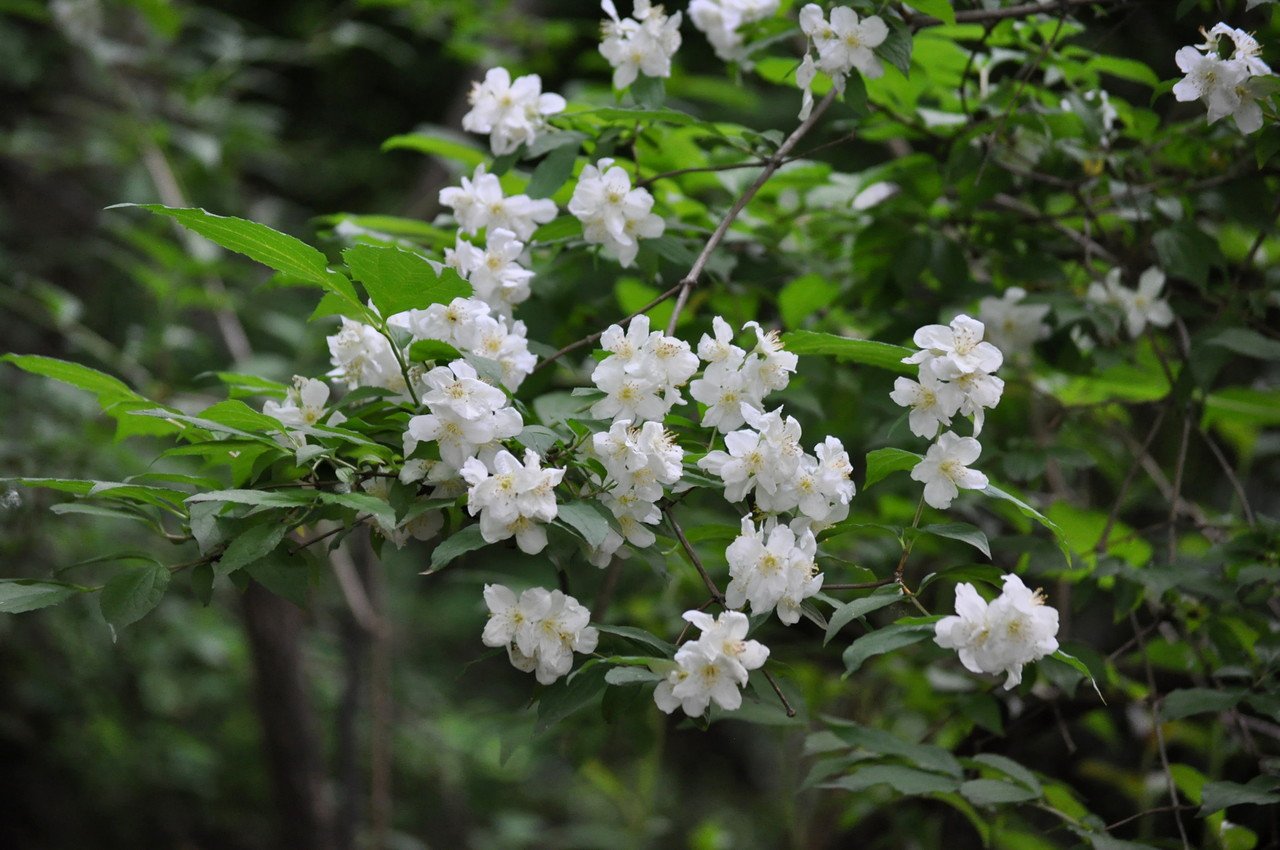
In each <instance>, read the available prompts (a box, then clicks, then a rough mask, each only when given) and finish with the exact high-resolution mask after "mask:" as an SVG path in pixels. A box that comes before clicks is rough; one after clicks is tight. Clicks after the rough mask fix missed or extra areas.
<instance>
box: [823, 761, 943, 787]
mask: <svg viewBox="0 0 1280 850" xmlns="http://www.w3.org/2000/svg"><path fill="white" fill-rule="evenodd" d="M874 785H888V786H890V787H891V788H893V790H895V791H897V792H898V793H899V794H937V793H941V792H945V791H955V790H956V789H957V788H958V787H959V786H960V783H959V782H958V781H957V780H956V779H954V778H953V777H950V776H943V775H942V774H940V773H932V772H930V771H927V770H917V769H916V768H914V767H903V766H902V765H896V764H873V765H870V766H869V767H864V768H862V769H861V770H859V771H857V772H856V773H853V774H851V775H849V776H842V777H840V778H839V779H834V780H832V781H830V782H826V783H824V784H823V785H822V786H821V787H823V788H839V789H842V790H845V791H865V790H866V789H868V788H871V787H872V786H874Z"/></svg>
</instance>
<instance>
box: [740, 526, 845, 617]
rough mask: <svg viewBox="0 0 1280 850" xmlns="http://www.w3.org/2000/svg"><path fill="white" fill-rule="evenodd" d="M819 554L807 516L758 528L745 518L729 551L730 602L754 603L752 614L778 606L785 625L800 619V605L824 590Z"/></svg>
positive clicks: (779, 614)
mask: <svg viewBox="0 0 1280 850" xmlns="http://www.w3.org/2000/svg"><path fill="white" fill-rule="evenodd" d="M817 555H818V542H817V540H816V539H815V538H814V536H813V531H812V530H811V529H810V528H809V527H808V523H806V522H804V521H803V520H794V521H792V523H791V525H790V526H787V525H783V524H781V523H779V522H778V521H777V520H776V519H774V518H772V517H771V518H769V519H767V520H765V521H764V522H763V523H761V524H760V526H759V527H756V525H755V523H753V522H752V521H751V518H750V517H743V518H742V532H741V533H740V534H739V535H738V536H737V538H735V539H734V541H733V542H732V543H730V544H729V548H728V549H726V550H725V557H726V558H727V559H728V561H729V577H730V582H729V586H728V587H727V588H725V593H724V597H725V603H726V604H727V605H728V606H729V607H731V608H741V607H742V606H743V605H744V604H745V603H748V602H749V603H751V610H752V612H753V613H756V614H761V613H764V612H767V611H772V610H776V611H777V613H778V619H779V620H781V621H782V622H783V623H785V624H786V625H788V626H789V625H791V624H793V623H795V622H797V621H798V620H799V619H800V603H801V602H803V601H804V600H806V599H808V598H809V597H810V596H813V595H814V594H815V593H817V592H818V591H819V590H821V589H822V579H823V576H822V574H821V573H820V572H818V565H817V563H816V562H815V559H816V558H817Z"/></svg>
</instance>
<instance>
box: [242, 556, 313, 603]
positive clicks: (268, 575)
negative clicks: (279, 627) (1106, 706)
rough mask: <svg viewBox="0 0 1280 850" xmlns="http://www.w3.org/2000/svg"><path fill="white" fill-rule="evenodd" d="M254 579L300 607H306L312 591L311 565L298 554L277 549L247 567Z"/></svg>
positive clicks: (246, 570)
mask: <svg viewBox="0 0 1280 850" xmlns="http://www.w3.org/2000/svg"><path fill="white" fill-rule="evenodd" d="M245 572H247V573H248V574H249V576H250V577H251V578H253V580H254V581H256V582H257V583H258V584H260V585H262V586H263V587H265V588H266V589H267V590H269V591H271V592H272V593H274V594H275V595H276V596H279V597H281V598H283V599H287V600H289V601H290V602H292V603H293V604H294V605H297V606H298V607H299V608H306V607H307V603H308V601H309V598H310V591H311V574H312V570H311V566H310V564H308V562H307V560H306V559H305V558H303V557H301V556H298V555H293V556H291V555H289V553H288V552H286V551H284V549H283V548H280V549H276V550H275V551H273V552H270V553H268V554H267V555H266V556H264V557H262V558H259V559H258V560H256V561H254V562H253V563H251V564H249V565H248V566H246V567H245Z"/></svg>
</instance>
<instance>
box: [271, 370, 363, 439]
mask: <svg viewBox="0 0 1280 850" xmlns="http://www.w3.org/2000/svg"><path fill="white" fill-rule="evenodd" d="M328 403H329V385H328V384H326V383H325V382H324V381H317V380H316V379H315V378H304V377H302V376H301V375H295V376H294V377H293V386H291V387H290V388H289V390H288V392H287V393H286V394H285V399H284V403H283V404H281V403H280V402H278V401H274V400H268V401H265V402H263V404H262V412H263V413H265V414H267V415H268V416H271V417H274V418H275V419H278V420H279V421H280V424H281V425H284V426H286V427H289V428H302V429H306V428H310V427H311V426H312V425H318V424H322V423H323V422H324V421H325V418H326V417H325V405H327V404H328ZM328 420H329V422H328V424H330V425H341V424H342V423H343V422H345V421H346V417H345V416H343V415H342V414H341V413H339V412H337V411H334V412H333V413H331V414H329V416H328Z"/></svg>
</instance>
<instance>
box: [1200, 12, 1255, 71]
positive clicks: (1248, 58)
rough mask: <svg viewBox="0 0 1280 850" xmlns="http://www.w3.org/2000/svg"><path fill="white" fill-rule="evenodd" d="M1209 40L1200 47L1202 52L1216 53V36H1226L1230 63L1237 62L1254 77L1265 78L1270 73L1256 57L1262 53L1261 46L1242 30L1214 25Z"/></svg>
mask: <svg viewBox="0 0 1280 850" xmlns="http://www.w3.org/2000/svg"><path fill="white" fill-rule="evenodd" d="M1208 35H1209V38H1208V40H1207V42H1206V44H1204V45H1202V46H1201V49H1202V50H1212V51H1213V52H1215V53H1216V52H1218V38H1217V37H1218V36H1224V35H1225V36H1226V37H1227V38H1229V39H1231V45H1232V48H1233V49H1232V52H1231V57H1230V58H1231V61H1233V62H1239V63H1241V64H1243V65H1244V66H1245V68H1246V69H1248V71H1249V73H1250V74H1253V75H1254V76H1265V75H1267V74H1270V73H1271V68H1270V67H1268V66H1267V63H1266V62H1263V61H1262V58H1261V57H1260V56H1259V55H1258V54H1260V53H1261V52H1262V45H1261V44H1259V43H1258V40H1257V39H1256V38H1254V37H1253V36H1251V35H1249V33H1247V32H1245V31H1244V30H1242V29H1236V28H1235V27H1229V26H1227V25H1226V24H1225V23H1221V22H1219V23H1216V24H1214V25H1213V29H1211V30H1209V34H1208Z"/></svg>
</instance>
